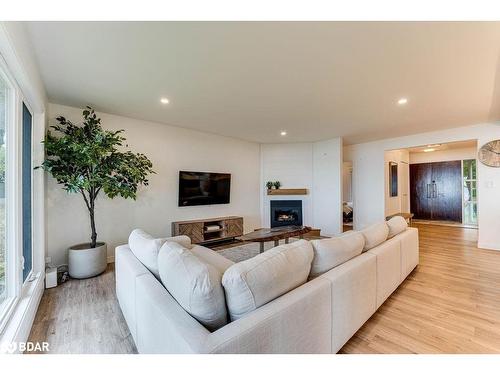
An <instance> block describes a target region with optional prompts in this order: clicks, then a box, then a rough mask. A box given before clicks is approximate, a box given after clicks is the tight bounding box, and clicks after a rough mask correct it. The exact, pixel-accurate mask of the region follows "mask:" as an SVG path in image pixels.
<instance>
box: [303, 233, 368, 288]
mask: <svg viewBox="0 0 500 375" xmlns="http://www.w3.org/2000/svg"><path fill="white" fill-rule="evenodd" d="M311 245H312V247H313V250H314V259H313V261H312V264H311V272H310V274H309V277H311V278H314V277H317V276H319V275H321V274H322V273H324V272H326V271H329V270H331V269H332V268H334V267H337V266H338V265H340V264H342V263H345V262H347V261H348V260H349V259H352V258H354V257H355V256H358V255H359V254H361V253H362V252H363V248H364V246H365V238H364V236H363V235H362V234H361V233H359V232H351V231H350V232H349V233H347V234H344V235H341V236H339V237H332V238H326V239H323V240H313V241H311Z"/></svg>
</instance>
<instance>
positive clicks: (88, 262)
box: [68, 242, 107, 279]
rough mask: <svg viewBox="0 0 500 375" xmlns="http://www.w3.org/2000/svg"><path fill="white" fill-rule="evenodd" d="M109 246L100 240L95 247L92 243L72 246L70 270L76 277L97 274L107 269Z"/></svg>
mask: <svg viewBox="0 0 500 375" xmlns="http://www.w3.org/2000/svg"><path fill="white" fill-rule="evenodd" d="M106 266H107V246H106V243H105V242H98V243H97V245H96V247H95V248H91V247H90V243H82V244H78V245H74V246H71V247H70V248H69V250H68V271H69V275H70V276H71V277H72V278H74V279H86V278H89V277H94V276H97V275H99V274H101V273H103V272H104V271H105V270H106Z"/></svg>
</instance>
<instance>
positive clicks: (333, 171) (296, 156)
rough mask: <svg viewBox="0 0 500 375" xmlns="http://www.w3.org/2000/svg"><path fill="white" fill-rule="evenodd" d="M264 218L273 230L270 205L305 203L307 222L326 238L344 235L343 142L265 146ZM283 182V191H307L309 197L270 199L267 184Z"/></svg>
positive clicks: (278, 197)
mask: <svg viewBox="0 0 500 375" xmlns="http://www.w3.org/2000/svg"><path fill="white" fill-rule="evenodd" d="M261 168H262V172H261V207H262V210H261V217H262V225H263V226H269V225H270V223H269V221H270V220H269V211H270V201H271V199H273V200H275V199H276V200H287V199H297V200H302V202H303V203H302V211H303V222H304V225H309V226H312V227H314V228H319V229H321V233H322V234H326V235H334V234H338V233H340V231H341V223H342V220H341V212H342V211H341V208H342V191H341V184H342V139H341V138H335V139H331V140H327V141H322V142H315V143H289V144H263V145H261ZM276 180H278V181H280V182H281V184H282V187H283V188H306V189H307V190H308V194H307V195H297V196H292V195H289V196H276V195H273V196H268V195H267V194H266V189H265V183H266V182H267V181H276Z"/></svg>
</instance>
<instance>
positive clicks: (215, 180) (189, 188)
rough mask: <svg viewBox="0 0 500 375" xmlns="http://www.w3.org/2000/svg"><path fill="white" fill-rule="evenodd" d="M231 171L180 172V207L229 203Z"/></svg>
mask: <svg viewBox="0 0 500 375" xmlns="http://www.w3.org/2000/svg"><path fill="white" fill-rule="evenodd" d="M230 189H231V175H230V174H229V173H209V172H187V171H180V172H179V207H184V206H202V205H207V204H226V203H229V194H230Z"/></svg>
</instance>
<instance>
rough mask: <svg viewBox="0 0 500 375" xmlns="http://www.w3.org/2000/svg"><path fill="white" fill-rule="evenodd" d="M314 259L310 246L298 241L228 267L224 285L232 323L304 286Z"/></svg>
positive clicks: (223, 281) (303, 241) (223, 279)
mask: <svg viewBox="0 0 500 375" xmlns="http://www.w3.org/2000/svg"><path fill="white" fill-rule="evenodd" d="M312 259H313V249H312V246H311V244H310V243H309V242H308V241H306V240H299V241H297V242H293V243H291V244H287V245H281V246H277V247H275V248H273V249H270V250H267V251H266V252H264V253H262V254H259V255H257V256H255V257H253V258H251V259H248V260H245V261H243V262H240V263H236V264H235V265H233V266H231V267H229V268H228V269H227V271H226V272H225V273H224V276H223V277H222V285H223V286H224V291H225V293H226V302H227V307H228V310H229V315H230V317H231V320H236V319H239V318H241V317H242V316H244V315H245V314H248V313H249V312H251V311H253V310H255V309H257V308H258V307H260V306H262V305H264V304H266V303H267V302H269V301H271V300H273V299H275V298H277V297H279V296H281V295H283V294H285V293H286V292H288V291H290V290H292V289H294V288H296V287H298V286H300V285H302V284H303V283H305V282H306V281H307V277H308V275H309V271H310V269H311V261H312Z"/></svg>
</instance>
